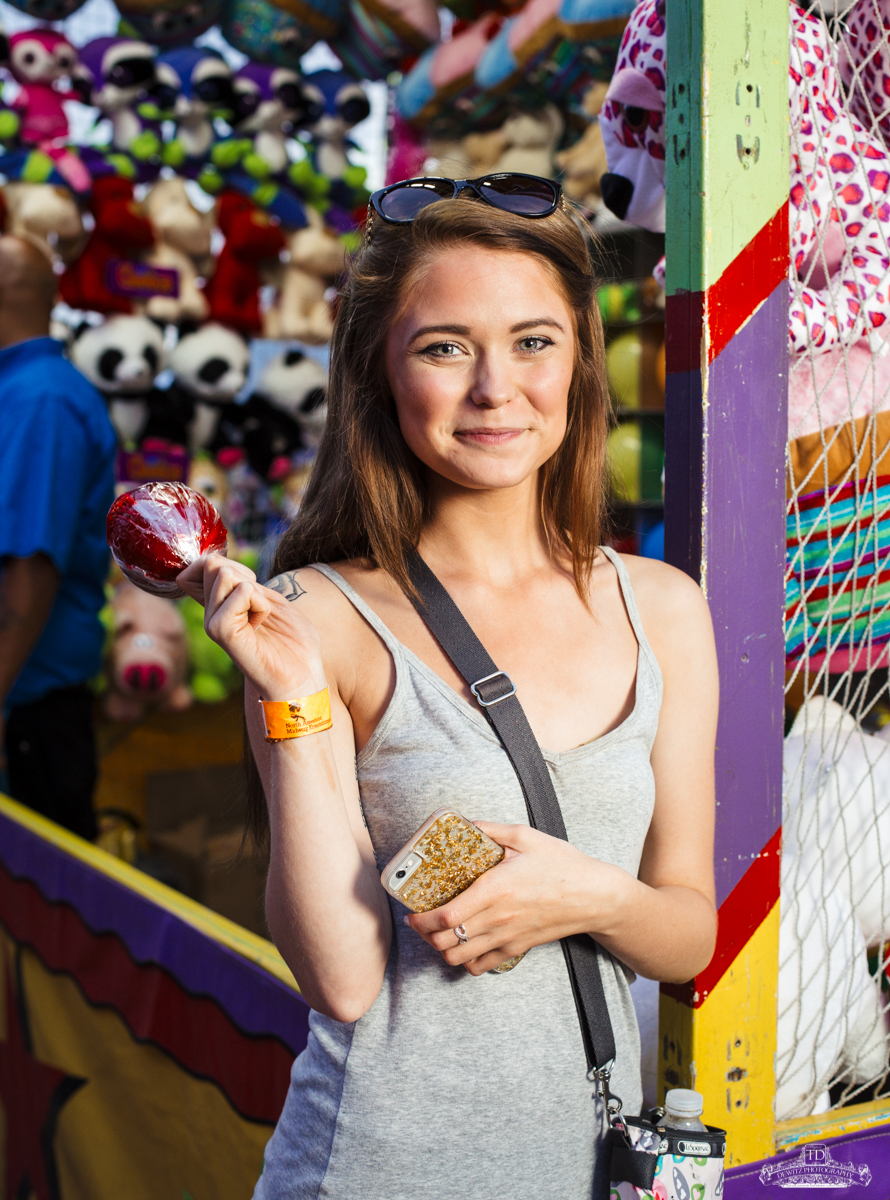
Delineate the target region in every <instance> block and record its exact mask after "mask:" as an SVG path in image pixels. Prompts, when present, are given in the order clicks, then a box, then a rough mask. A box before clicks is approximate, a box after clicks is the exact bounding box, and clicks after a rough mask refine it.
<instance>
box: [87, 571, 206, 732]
mask: <svg viewBox="0 0 890 1200" xmlns="http://www.w3.org/2000/svg"><path fill="white" fill-rule="evenodd" d="M111 607H112V611H113V614H114V642H113V643H112V647H111V653H110V656H109V660H108V666H107V674H108V684H109V688H108V692H107V693H106V696H105V712H106V715H107V716H108V717H109V718H110V719H111V720H112V721H136V720H139V719H140V718H141V717H142V716H144V715H145V711H146V709H147V708H159V709H161V710H162V711H163V712H181V711H182V709H184V708H188V707H189V705H190V704H191V702H192V694H191V692H190V691H189V689H188V687H187V685H186V682H185V677H186V670H187V667H188V642H187V640H186V629H185V621H184V620H183V617H182V613H181V612H180V610H179V608H178V606H177V605H176V603H175V602H174V601H173V600H165V599H163V598H162V597H160V596H152V595H149V594H148V592H144V591H141V590H140V589H139V588H137V587H135V586H134V585H133V584H132V583H129V582H126V581H125V582H124V583H121V584H118V586H117V588H115V592H114V597H113V598H112V601H111Z"/></svg>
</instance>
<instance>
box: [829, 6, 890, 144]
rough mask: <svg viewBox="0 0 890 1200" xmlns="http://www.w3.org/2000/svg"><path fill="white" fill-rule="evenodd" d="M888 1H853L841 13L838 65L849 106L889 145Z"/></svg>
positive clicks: (889, 25) (889, 69) (889, 10)
mask: <svg viewBox="0 0 890 1200" xmlns="http://www.w3.org/2000/svg"><path fill="white" fill-rule="evenodd" d="M888 38H890V0H856V3H855V4H854V5H853V7H852V8H850V9H849V10H848V11H847V12H846V13H845V14H844V27H843V31H842V32H841V35H840V37H839V39H838V66H839V67H840V72H841V78H842V79H843V81H844V88H845V90H846V91H847V93H848V95H849V97H850V107H851V108H852V110H853V112H854V113H855V114H856V116H857V117H858V118H859V120H860V121H861V122H862V124H863V125H864V126H865V128H866V129H869V130H871V129H874V131H875V133H877V134H878V135H879V136H881V137H882V138H883V139H884V141H885V142H890V46H888Z"/></svg>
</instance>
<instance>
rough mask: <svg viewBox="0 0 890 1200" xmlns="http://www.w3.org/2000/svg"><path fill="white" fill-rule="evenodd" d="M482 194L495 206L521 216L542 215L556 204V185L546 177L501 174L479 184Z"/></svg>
mask: <svg viewBox="0 0 890 1200" xmlns="http://www.w3.org/2000/svg"><path fill="white" fill-rule="evenodd" d="M480 190H481V192H482V195H483V196H484V197H485V199H486V200H487V201H488V203H489V204H493V205H494V206H495V208H502V209H504V211H505V212H511V213H516V214H517V215H519V216H523V217H543V216H544V214H545V213H546V212H549V211H550V209H552V208H553V206H554V205H555V204H556V200H557V196H558V192H557V190H556V185H555V184H552V183H551V182H550V181H549V180H547V179H521V178H520V177H519V176H516V175H503V176H501V178H500V179H486V180H485V181H484V183H482V184H481V185H480Z"/></svg>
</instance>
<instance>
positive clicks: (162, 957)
mask: <svg viewBox="0 0 890 1200" xmlns="http://www.w3.org/2000/svg"><path fill="white" fill-rule="evenodd" d="M0 859H2V861H3V863H4V864H5V866H6V869H7V870H8V871H9V873H10V874H11V875H13V876H14V877H15V878H17V879H29V880H30V881H31V882H32V883H34V884H35V885H36V887H37V888H38V889H39V890H40V892H41V893H42V894H43V895H44V896H45V897H46V899H47V900H50V901H53V902H55V903H63V904H68V905H70V906H71V907H72V908H73V909H75V910H76V911H77V912H78V913H79V914H80V916H81V918H82V919H83V921H84V922H85V923H86V924H87V925H88V926H89V927H90V929H91V930H92V931H93V932H94V933H114V934H116V935H117V936H118V937H119V938H120V939H121V941H122V942H123V943H124V945H125V946H126V947H127V949H128V950H129V952H130V954H131V955H132V957H133V958H134V959H135V961H136V962H139V963H156V964H157V965H158V966H160V967H163V968H164V969H165V970H167V971H169V972H170V974H171V975H172V976H173V977H174V978H175V979H176V980H178V982H179V983H180V984H181V985H182V987H184V988H185V989H186V991H189V992H191V993H192V995H195V996H209V997H210V998H211V999H213V1000H215V1001H216V1002H217V1003H218V1004H219V1005H220V1007H221V1008H222V1009H223V1011H224V1012H226V1013H227V1015H228V1016H229V1017H230V1018H231V1020H232V1021H233V1022H234V1023H235V1025H237V1026H238V1028H239V1029H242V1030H243V1031H244V1032H245V1033H250V1034H258V1035H263V1034H270V1035H272V1036H275V1037H278V1038H280V1040H281V1041H282V1042H283V1043H284V1045H285V1046H287V1047H288V1049H289V1050H291V1051H293V1053H294V1054H295V1055H296V1054H299V1053H300V1051H301V1050H302V1049H303V1047H304V1046H305V1045H306V1040H307V1038H308V1036H309V1008H308V1005H307V1004H306V1002H305V1001H304V1000H303V998H302V996H300V995H299V993H298V992H296V991H294V989H293V988H289V987H288V986H287V985H286V984H285V983H283V982H282V981H281V980H280V979H276V978H275V976H274V975H270V974H269V973H268V972H267V971H264V970H263V969H262V968H261V967H258V966H257V965H256V964H255V963H252V962H250V961H249V960H248V959H246V958H243V957H242V956H241V955H240V954H237V953H236V952H235V951H234V950H230V949H229V947H228V946H224V945H222V944H221V943H220V942H216V941H214V940H213V939H212V938H209V937H207V936H206V935H205V934H203V933H202V932H201V931H200V930H199V929H196V928H195V927H194V926H192V925H189V924H188V923H187V922H186V921H183V920H182V919H181V918H180V917H178V916H176V915H175V914H174V913H170V912H167V910H166V909H163V908H161V907H159V906H158V905H157V904H155V903H153V902H152V901H151V900H149V899H147V897H145V896H141V895H140V894H139V893H138V892H134V891H132V890H131V889H130V888H128V887H126V886H125V885H124V884H122V883H118V881H117V880H116V879H112V878H111V877H110V876H108V875H103V874H102V872H101V871H96V870H94V869H93V868H92V867H91V866H89V865H88V864H87V863H85V862H82V861H81V860H80V859H79V858H74V857H72V855H70V854H66V853H65V851H64V850H61V849H60V848H59V847H57V846H54V845H53V844H52V843H51V842H48V841H46V840H45V839H44V838H41V837H39V836H38V835H37V834H36V833H33V832H32V831H31V830H30V829H27V828H26V827H25V826H23V825H19V824H18V822H17V821H13V820H11V819H10V818H8V817H6V816H4V815H2V814H0Z"/></svg>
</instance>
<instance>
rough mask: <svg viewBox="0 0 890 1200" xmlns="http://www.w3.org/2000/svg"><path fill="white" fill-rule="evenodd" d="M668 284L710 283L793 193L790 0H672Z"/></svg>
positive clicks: (692, 287) (694, 286)
mask: <svg viewBox="0 0 890 1200" xmlns="http://www.w3.org/2000/svg"><path fill="white" fill-rule="evenodd" d="M667 45H668V95H667V113H666V159H667V161H666V178H667V237H666V254H667V292H668V295H674V294H676V293H678V292H681V291H691V292H698V291H705V290H707V288H709V287H710V286H711V285H712V284H713V283H715V282H716V280H717V279H719V278H720V276H721V274H722V273H723V271H724V270H725V269H726V267H727V266H729V264H730V263H731V262H732V260H733V259H734V258H735V257H736V255H737V254H738V253H739V251H741V250H742V249H744V247H745V246H746V245H747V244H748V242H749V241H750V240H751V239H752V238H753V237H754V235H755V234H756V233H757V232H758V230H759V229H761V228H762V227H763V226H764V225H765V224H766V222H767V221H768V220H769V219H770V217H772V216H773V214H774V213H775V212H776V211H777V209H778V208H779V205H780V204H782V203H787V201H788V179H789V166H788V60H789V48H788V0H669V2H668V18H667Z"/></svg>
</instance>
